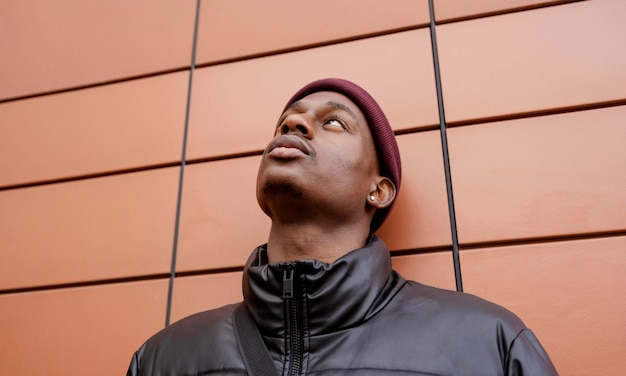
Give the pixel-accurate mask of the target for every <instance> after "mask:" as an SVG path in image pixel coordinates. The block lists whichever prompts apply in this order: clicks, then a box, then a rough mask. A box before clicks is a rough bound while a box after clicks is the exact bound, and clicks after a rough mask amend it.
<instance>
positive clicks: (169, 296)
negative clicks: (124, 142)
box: [165, 0, 201, 326]
mask: <svg viewBox="0 0 626 376" xmlns="http://www.w3.org/2000/svg"><path fill="white" fill-rule="evenodd" d="M200 1H201V0H196V19H195V23H194V29H193V45H192V47H191V66H190V69H189V85H188V87H187V108H186V109H185V128H184V131H183V150H182V155H181V157H180V174H179V176H178V197H177V199H176V221H175V224H174V244H173V245H172V264H171V267H170V281H169V286H168V289H167V309H166V311H165V326H168V325H169V324H170V316H171V313H172V297H173V295H174V278H176V257H177V253H178V233H179V228H180V209H181V204H182V197H183V180H184V177H185V165H186V160H187V133H188V132H187V130H188V128H189V109H190V108H191V86H192V84H193V71H194V70H195V69H196V46H197V43H198V23H199V19H200Z"/></svg>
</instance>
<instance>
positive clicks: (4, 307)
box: [0, 0, 626, 375]
mask: <svg viewBox="0 0 626 376" xmlns="http://www.w3.org/2000/svg"><path fill="white" fill-rule="evenodd" d="M428 5H429V4H428V1H426V0H421V1H417V0H393V1H385V2H382V1H377V0H367V1H364V0H351V1H334V0H317V1H315V2H314V5H313V2H299V3H297V4H295V5H294V3H293V2H291V1H287V0H280V1H276V0H272V1H258V2H247V1H243V0H211V1H207V0H203V1H202V2H201V4H200V7H199V13H197V7H196V6H197V4H196V1H191V0H187V1H179V0H164V1H158V2H154V1H149V0H136V1H132V2H129V1H125V0H109V1H104V2H84V1H80V0H56V1H52V0H36V1H20V2H18V1H8V2H2V3H1V4H0V45H1V46H3V54H2V59H0V353H2V354H3V357H2V360H0V374H3V375H4V374H7V375H8V374H10V375H14V374H48V375H84V374H90V375H112V374H124V372H125V370H126V367H127V365H128V363H129V360H130V357H131V355H132V353H133V351H135V349H136V348H138V346H140V344H141V343H142V342H143V341H144V340H145V339H146V338H147V337H148V336H150V335H151V334H152V333H154V332H155V331H157V330H159V329H160V328H162V327H163V325H164V323H165V320H166V312H167V305H168V284H169V275H170V271H171V270H170V268H171V261H172V255H173V251H174V249H176V252H177V253H176V254H177V257H176V272H177V273H178V274H177V275H178V276H177V277H176V278H175V279H174V281H173V282H174V284H173V286H174V289H173V295H172V301H171V320H172V321H175V320H178V319H180V318H182V317H184V316H186V315H188V314H191V313H193V312H197V311H199V310H204V309H208V308H211V307H217V306H220V305H223V304H226V303H229V302H234V301H237V300H239V299H240V298H241V292H240V279H241V268H242V265H243V262H244V261H245V260H246V258H247V256H248V254H249V253H250V252H251V250H252V248H253V247H255V246H256V245H258V244H261V243H263V242H265V240H266V234H267V231H268V228H269V221H268V220H267V218H266V217H265V216H264V215H263V213H262V212H261V211H260V210H259V209H258V207H257V205H256V199H255V196H254V181H255V177H256V168H257V164H258V161H259V157H258V155H259V153H260V151H261V150H262V149H263V148H264V146H265V144H266V142H267V141H268V139H269V137H270V136H271V130H272V129H273V128H272V127H273V124H274V122H275V120H276V118H277V116H278V115H279V111H280V109H281V108H282V105H283V104H284V102H285V101H286V100H287V99H288V97H289V96H290V95H291V94H292V93H293V92H294V91H295V90H297V89H298V88H300V87H301V86H302V85H303V84H305V83H307V82H309V81H311V80H313V79H316V78H321V77H327V76H339V77H344V78H347V79H350V80H353V81H355V82H357V83H359V84H360V85H362V86H364V87H365V88H367V89H368V90H369V91H370V92H371V93H372V95H373V96H374V97H375V98H377V99H378V101H379V102H380V104H381V106H382V107H383V109H385V111H386V113H387V115H388V117H389V119H390V121H391V123H392V125H393V127H394V129H395V130H396V131H397V132H398V141H399V145H400V149H401V153H402V157H403V164H404V175H405V178H404V181H403V187H402V188H403V191H402V193H401V195H400V198H399V201H398V205H397V206H396V209H395V211H394V213H393V215H392V216H391V218H390V220H389V221H388V223H386V225H385V226H384V227H383V228H382V229H381V230H380V231H379V235H380V236H381V237H383V238H384V239H385V240H386V241H387V243H388V244H389V245H390V247H391V248H392V250H393V252H394V257H393V263H394V267H395V268H396V269H397V270H399V271H400V272H401V273H402V274H403V275H405V276H406V277H408V278H412V279H416V280H419V281H421V282H424V283H427V284H432V285H435V286H439V287H443V288H448V289H454V288H455V277H454V270H453V264H452V256H451V249H452V238H451V232H450V229H451V225H450V219H449V215H448V201H447V200H448V199H447V196H446V182H445V171H444V167H443V166H444V164H443V155H442V147H441V134H440V131H439V113H438V111H439V109H438V101H437V94H436V89H435V88H436V86H435V85H436V81H435V71H434V67H433V52H432V51H433V50H432V47H431V33H430V30H429V23H430V17H429V6H428ZM434 10H435V20H436V24H437V25H436V27H435V30H436V36H437V46H438V58H439V67H440V72H441V84H442V90H443V103H444V108H443V110H444V114H445V119H446V121H447V125H448V129H447V132H446V133H447V140H448V146H449V152H450V156H449V160H450V166H451V174H452V184H453V190H454V205H455V213H456V224H457V227H458V240H459V246H460V261H461V269H462V279H463V284H464V290H465V291H466V292H468V293H472V294H476V295H479V296H482V297H485V298H487V299H489V300H492V301H494V302H496V303H499V304H501V305H503V306H505V307H507V308H510V309H511V310H513V311H514V312H516V313H518V314H519V315H520V316H521V318H522V319H523V320H524V321H525V322H526V323H527V324H528V325H529V326H530V327H531V328H533V330H534V331H535V332H536V333H537V335H538V336H539V338H540V339H541V341H542V343H543V344H544V346H545V347H546V349H547V350H548V352H549V353H550V355H551V357H552V358H553V361H554V363H555V365H556V367H557V369H558V370H559V371H560V373H562V374H563V375H608V374H611V375H616V374H625V373H626V363H624V362H623V361H622V360H621V350H623V348H624V344H626V331H625V330H624V328H623V326H624V319H623V318H624V317H626V300H625V299H623V298H622V296H623V294H624V291H625V288H626V275H625V274H624V273H622V272H621V271H622V270H625V269H626V193H625V192H626V174H624V171H626V152H624V146H623V143H624V142H623V140H625V139H626V126H625V124H624V119H625V118H626V71H625V70H624V67H625V66H626V50H624V48H623V42H624V38H623V36H624V35H626V23H624V22H623V19H624V16H626V3H625V2H623V1H622V0H594V1H574V2H570V1H545V0H544V1H540V0H534V1H533V0H515V1H506V2H502V1H497V0H480V1H472V2H462V3H461V2H458V1H456V0H434ZM196 15H197V16H198V29H197V38H196V39H194V30H195V29H194V25H195V20H196ZM194 40H196V45H195V46H194ZM192 52H195V57H196V61H195V62H193V63H194V64H192V62H191V58H192ZM190 85H191V86H190ZM188 92H189V93H190V96H189V97H188ZM188 106H189V107H188ZM187 108H189V112H188V113H187ZM185 130H187V133H185ZM185 135H187V137H186V138H185ZM183 145H186V149H185V151H184V152H185V155H186V160H187V164H186V165H185V167H184V179H183V184H182V186H181V185H180V184H179V178H180V173H181V168H182V167H181V163H180V162H181V158H182V154H183ZM179 190H181V193H182V195H181V202H180V204H181V206H180V213H179V214H177V213H178V212H177V197H178V192H179ZM177 218H178V219H179V222H178V223H179V227H176V224H177ZM177 228H178V232H176V229H177Z"/></svg>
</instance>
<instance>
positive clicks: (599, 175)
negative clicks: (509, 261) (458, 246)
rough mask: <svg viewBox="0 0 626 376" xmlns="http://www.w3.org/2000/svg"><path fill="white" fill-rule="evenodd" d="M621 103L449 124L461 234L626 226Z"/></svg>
mask: <svg viewBox="0 0 626 376" xmlns="http://www.w3.org/2000/svg"><path fill="white" fill-rule="evenodd" d="M625 116H626V106H618V107H611V108H605V109H598V110H590V111H580V112H572V113H567V114H561V115H551V116H543V117H536V118H528V119H521V120H511V121H503V122H495V123H488V124H482V125H475V126H467V127H458V128H452V129H450V130H449V131H448V142H449V146H450V163H451V167H452V182H453V184H454V194H455V205H456V215H457V224H458V233H459V241H460V242H461V243H474V242H490V241H499V240H504V239H520V238H536V237H546V236H559V235H571V234H579V233H593V232H606V231H623V230H625V229H626V197H625V196H624V192H626V175H624V174H623V173H622V172H623V171H625V170H626V153H624V151H623V147H622V140H624V139H626V127H624V124H623V123H624V118H625Z"/></svg>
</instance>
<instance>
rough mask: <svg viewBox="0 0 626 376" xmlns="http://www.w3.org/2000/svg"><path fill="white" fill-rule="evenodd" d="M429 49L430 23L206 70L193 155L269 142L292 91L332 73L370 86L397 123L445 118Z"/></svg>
mask: <svg viewBox="0 0 626 376" xmlns="http://www.w3.org/2000/svg"><path fill="white" fill-rule="evenodd" d="M430 51H431V48H430V39H429V33H428V30H414V31H408V32H403V33H398V34H393V35H388V36H383V37H376V38H371V39H367V40H362V41H355V42H348V43H341V44H337V45H333V46H326V47H320V48H315V49H310V50H305V51H299V52H293V53H287V54H282V55H277V56H271V57H265V58H259V59H252V60H247V61H242V62H237V63H232V64H226V65H218V66H213V67H208V68H203V69H199V70H197V71H196V72H195V73H194V84H193V94H192V102H191V106H192V108H191V114H190V124H189V147H188V155H187V157H188V158H189V159H195V158H203V157H209V156H216V155H227V154H233V153H241V152H247V151H251V150H262V149H264V148H265V145H266V142H267V140H268V139H269V137H271V135H272V134H273V130H274V128H275V125H276V121H277V120H278V117H279V116H280V113H281V110H282V108H283V106H284V104H285V103H286V102H287V100H288V99H289V98H290V97H291V95H292V94H293V93H295V91H296V90H298V89H299V88H300V87H302V86H304V85H305V84H307V83H309V82H310V81H313V80H315V79H318V78H325V77H332V76H335V77H342V78H346V79H349V80H352V81H354V82H356V83H358V84H360V85H361V86H363V87H364V88H366V89H367V90H368V91H369V92H370V93H371V94H372V96H373V97H374V98H377V100H379V104H380V105H381V107H382V108H383V109H384V110H385V113H386V114H387V116H388V118H389V121H390V122H391V124H392V126H393V127H394V129H406V128H412V127H419V126H424V125H433V124H438V115H437V100H436V95H435V84H434V75H433V73H432V54H431V52H430ZM387 72H393V74H388V73H387ZM398 93H402V95H398Z"/></svg>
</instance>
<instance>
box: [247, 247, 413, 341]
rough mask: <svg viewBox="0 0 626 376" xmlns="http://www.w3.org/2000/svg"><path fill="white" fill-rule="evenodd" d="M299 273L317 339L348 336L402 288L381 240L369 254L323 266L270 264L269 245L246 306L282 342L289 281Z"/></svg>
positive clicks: (251, 277) (259, 252)
mask: <svg viewBox="0 0 626 376" xmlns="http://www.w3.org/2000/svg"><path fill="white" fill-rule="evenodd" d="M291 270H293V272H294V274H293V278H294V282H295V283H294V285H295V286H296V290H295V291H294V294H295V297H294V298H293V299H298V301H301V303H302V304H304V306H305V312H306V317H305V320H307V323H306V324H307V327H308V329H309V333H310V334H311V335H319V334H325V333H330V332H334V331H338V330H343V329H346V328H349V327H352V326H355V325H358V324H359V323H360V322H362V321H365V320H368V319H369V318H371V317H372V316H374V315H375V314H376V313H377V312H378V311H379V310H380V309H382V307H384V306H385V304H386V303H387V302H388V301H389V300H390V299H391V298H392V297H393V295H395V293H396V292H397V291H398V290H399V289H400V288H401V287H402V285H403V284H404V282H405V281H404V280H403V279H402V278H401V277H399V276H397V274H396V273H392V270H391V259H390V255H389V250H388V249H387V246H386V245H385V243H384V242H383V241H382V240H381V239H379V238H378V237H376V236H372V237H370V238H369V239H368V243H367V244H366V245H365V246H364V247H363V248H358V249H356V250H353V251H351V252H349V253H347V254H346V255H344V256H343V257H341V258H339V259H338V260H336V261H335V262H333V263H331V264H328V263H324V262H321V261H318V260H299V261H294V262H280V263H271V264H270V263H268V262H267V245H262V246H260V247H258V248H256V249H255V250H254V252H253V253H252V255H251V256H250V259H249V260H248V263H247V264H246V267H245V269H244V276H243V294H244V299H245V302H246V304H247V306H248V308H249V310H250V312H251V314H252V316H253V318H254V319H255V321H256V322H257V325H258V327H259V330H260V331H261V332H262V333H263V334H264V335H268V336H282V335H283V334H284V330H285V305H284V298H283V287H284V286H283V279H284V278H285V275H286V273H287V276H289V273H290V271H291Z"/></svg>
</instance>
